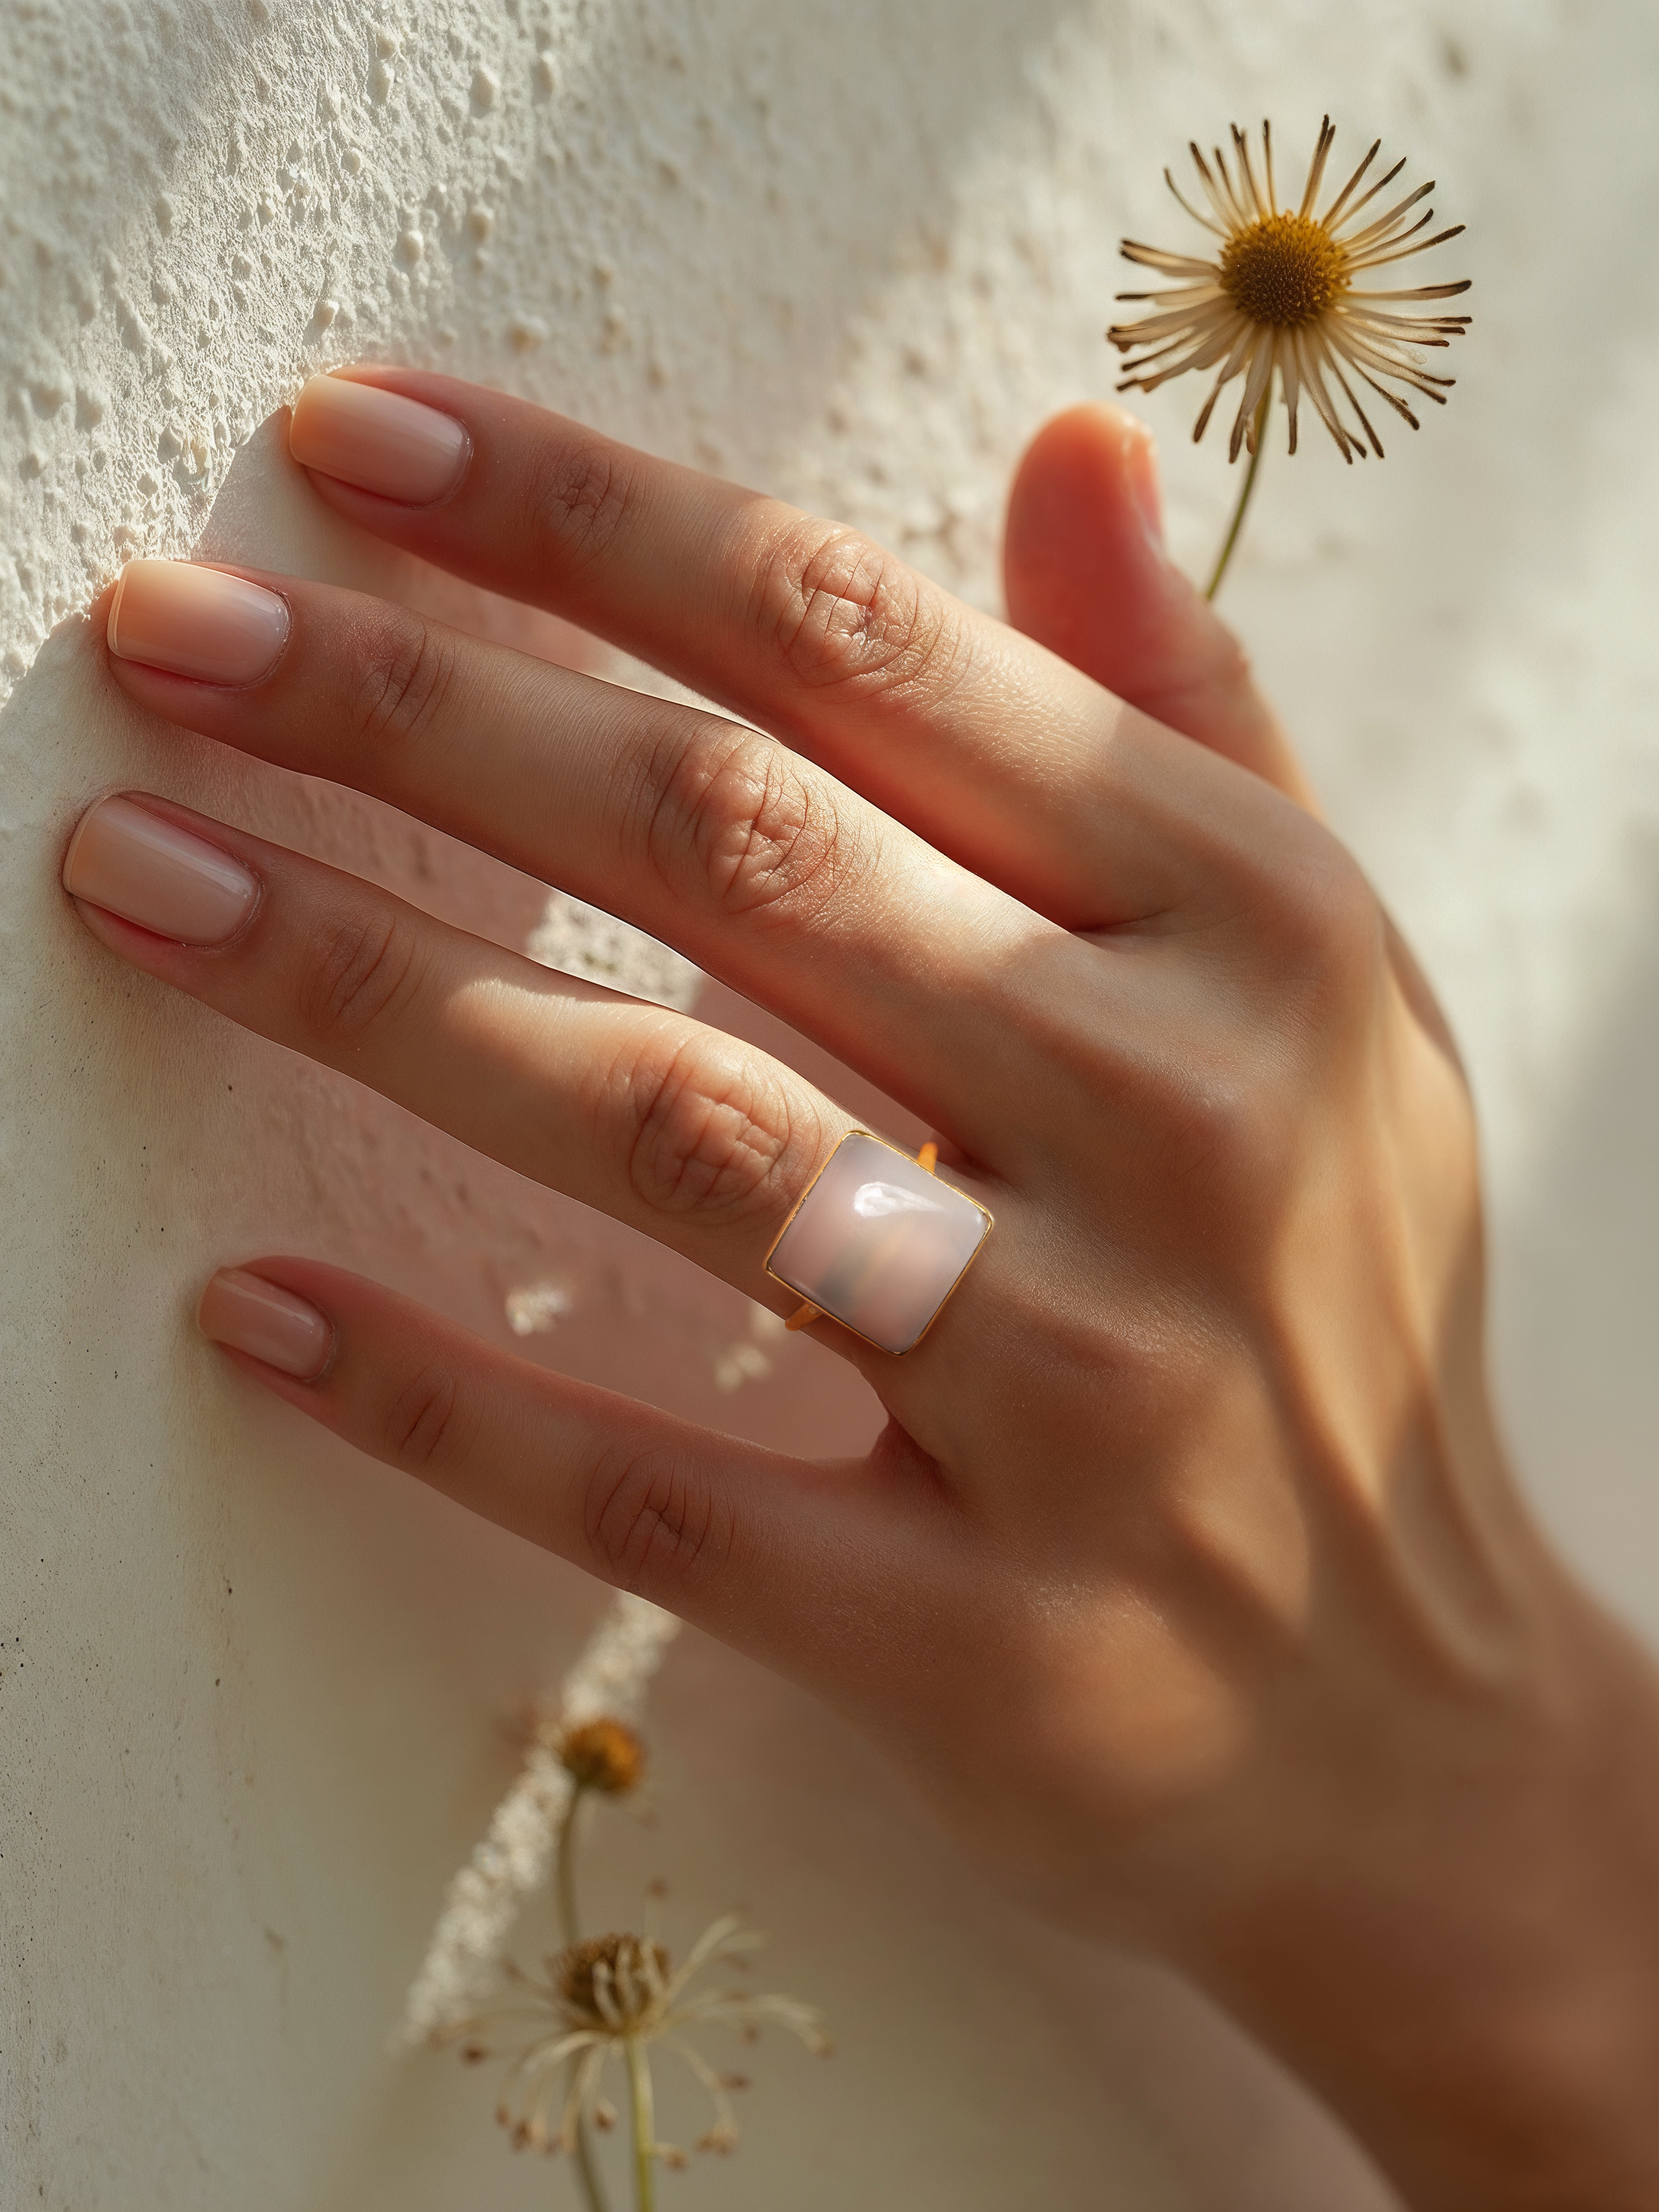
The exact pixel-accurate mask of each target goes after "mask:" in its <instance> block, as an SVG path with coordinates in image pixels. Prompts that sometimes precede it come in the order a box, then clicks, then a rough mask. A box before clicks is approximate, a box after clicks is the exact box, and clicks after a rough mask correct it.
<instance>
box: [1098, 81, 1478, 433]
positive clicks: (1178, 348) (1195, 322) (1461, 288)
mask: <svg viewBox="0 0 1659 2212" xmlns="http://www.w3.org/2000/svg"><path fill="white" fill-rule="evenodd" d="M1232 137H1233V166H1232V167H1231V169H1230V168H1229V167H1228V164H1227V160H1226V157H1225V155H1224V154H1223V153H1222V151H1221V149H1220V148H1219V147H1218V148H1217V149H1215V153H1214V157H1213V163H1212V162H1210V161H1206V160H1205V158H1204V156H1203V155H1202V154H1201V153H1200V151H1199V149H1198V147H1197V146H1196V144H1194V147H1193V149H1192V155H1193V160H1194V162H1195V163H1196V165H1197V168H1198V174H1199V178H1200V183H1201V185H1202V187H1203V194H1204V199H1205V203H1206V205H1207V207H1208V210H1209V212H1208V214H1206V213H1205V212H1204V211H1203V210H1201V209H1200V208H1196V207H1194V206H1193V205H1192V204H1191V203H1190V202H1189V201H1188V200H1187V199H1185V198H1183V197H1182V193H1181V191H1180V189H1179V187H1178V186H1177V185H1176V181H1175V179H1174V178H1173V177H1172V176H1171V175H1170V172H1169V171H1168V170H1167V169H1166V170H1165V171H1164V180H1165V182H1166V183H1167V184H1168V185H1169V187H1170V191H1172V192H1173V193H1174V194H1175V196H1176V199H1177V200H1179V201H1180V202H1181V204H1182V207H1183V208H1185V209H1186V210H1187V213H1188V215H1190V216H1192V217H1193V218H1194V221H1195V222H1200V223H1202V224H1203V226H1204V228H1206V230H1208V231H1212V232H1213V234H1215V236H1216V237H1217V238H1218V239H1219V240H1220V241H1221V243H1220V247H1219V250H1218V252H1217V254H1216V256H1215V258H1214V259H1213V260H1209V261H1201V260H1198V259H1196V258H1194V257H1192V256H1190V255H1187V254H1179V253H1166V252H1163V251H1162V250H1161V249H1160V248H1158V247H1156V246H1142V245H1139V244H1138V243H1137V242H1136V241H1135V240H1133V239H1126V240H1124V242H1123V252H1124V256H1125V258H1126V259H1127V260H1130V261H1134V262H1139V264H1142V266H1144V267H1146V268H1148V269H1155V270H1158V271H1159V273H1160V274H1161V275H1164V276H1174V277H1176V278H1179V279H1181V280H1182V281H1181V282H1180V283H1176V285H1174V286H1173V287H1172V288H1171V289H1170V290H1168V291H1164V292H1124V293H1121V294H1120V295H1119V297H1120V298H1121V299H1124V300H1138V301H1152V302H1154V303H1156V306H1157V308H1158V312H1156V313H1152V314H1149V315H1146V316H1143V317H1142V319H1140V321H1139V322H1138V323H1122V324H1118V325H1115V326H1114V327H1113V328H1112V329H1111V330H1109V331H1108V332H1107V333H1106V335H1107V337H1108V338H1109V340H1110V341H1111V343H1112V344H1114V345H1115V346H1116V347H1117V349H1118V350H1119V351H1120V352H1121V354H1122V355H1123V356H1125V359H1124V367H1125V368H1126V370H1127V372H1128V373H1127V374H1126V375H1125V377H1124V378H1123V380H1122V382H1121V384H1120V385H1119V386H1118V389H1119V391H1120V392H1124V391H1127V390H1129V389H1130V388H1131V386H1139V388H1140V390H1142V391H1143V392H1153V391H1156V389H1157V388H1158V386H1159V385H1160V384H1164V383H1167V382H1168V380H1170V377H1172V376H1182V375H1184V374H1186V372H1187V371H1188V369H1204V368H1217V367H1218V374H1217V377H1216V381H1215V386H1214V388H1213V390H1212V392H1211V393H1210V396H1209V398H1207V399H1206V401H1205V403H1204V406H1203V409H1202V411H1201V412H1200V415H1199V418H1198V422H1197V424H1196V425H1195V427H1194V431H1193V436H1194V439H1198V438H1201V437H1202V436H1203V435H1204V431H1205V428H1206V424H1207V423H1208V422H1209V419H1210V415H1211V411H1212V409H1213V408H1214V406H1215V404H1216V401H1217V399H1218V398H1219V397H1220V394H1221V390H1222V387H1223V386H1224V385H1225V384H1228V383H1230V382H1231V380H1232V379H1233V378H1234V377H1236V376H1242V377H1243V380H1244V387H1243V394H1242V396H1241V398H1240V400H1239V405H1238V413H1237V416H1235V417H1234V420H1233V429H1232V437H1231V442H1230V446H1229V451H1228V458H1229V459H1231V460H1237V458H1238V455H1239V452H1240V449H1241V447H1243V448H1248V450H1249V452H1251V453H1254V452H1255V437H1256V423H1257V420H1258V416H1259V413H1260V412H1261V411H1262V410H1265V408H1266V405H1267V402H1268V400H1269V399H1270V398H1272V396H1273V373H1274V371H1275V369H1277V371H1278V373H1279V388H1280V390H1281V392H1282V393H1283V395H1284V400H1285V411H1286V413H1287V414H1288V415H1289V416H1290V446H1291V452H1292V453H1294V452H1295V451H1296V429H1297V407H1298V404H1299V402H1300V400H1301V398H1302V396H1303V394H1304V392H1305V393H1306V395H1307V397H1308V398H1309V400H1310V402H1311V404H1312V405H1313V406H1314V408H1315V409H1316V410H1317V412H1318V415H1319V417H1320V420H1321V421H1322V422H1323V423H1324V425H1325V427H1326V428H1327V429H1328V431H1329V432H1330V434H1331V435H1332V437H1333V438H1334V440H1335V441H1336V443H1337V446H1338V447H1339V448H1340V452H1341V454H1342V458H1343V459H1344V460H1346V461H1352V459H1353V458H1354V456H1355V455H1356V454H1358V456H1359V457H1360V459H1364V454H1365V447H1366V442H1367V441H1369V442H1370V447H1371V450H1372V451H1373V452H1374V453H1376V455H1377V457H1378V458H1379V459H1381V457H1382V453H1383V443H1382V441H1381V439H1379V438H1378V436H1377V435H1376V431H1375V430H1374V429H1373V428H1372V427H1371V424H1370V419H1369V418H1368V416H1366V413H1365V410H1364V407H1363V406H1362V405H1361V404H1360V400H1359V398H1358V394H1357V392H1355V390H1354V384H1353V382H1351V381H1350V373H1352V378H1353V380H1355V381H1357V382H1359V383H1363V384H1366V385H1369V386H1370V388H1371V390H1372V391H1373V392H1376V393H1377V394H1379V395H1380V397H1381V398H1383V399H1385V400H1386V401H1387V402H1388V404H1389V406H1390V407H1392V408H1393V409H1394V410H1395V413H1396V414H1398V415H1401V416H1403V417H1404V418H1405V420H1406V421H1407V422H1409V423H1410V424H1411V426H1412V428H1413V430H1415V429H1416V428H1418V427H1419V426H1418V419H1417V416H1415V415H1414V414H1413V411H1412V409H1411V406H1410V404H1408V402H1407V400H1406V399H1404V398H1401V397H1400V395H1399V394H1398V393H1397V392H1392V391H1390V390H1389V388H1388V386H1389V384H1390V383H1392V384H1397V385H1400V386H1404V387H1405V389H1406V390H1407V392H1413V393H1417V394H1420V395H1421V396H1422V397H1423V398H1425V399H1432V400H1434V401H1435V402H1436V403H1437V404H1440V405H1443V404H1444V401H1445V392H1446V391H1447V390H1448V389H1449V387H1450V386H1451V385H1452V383H1453V382H1454V381H1455V380H1454V379H1453V378H1451V377H1449V376H1436V375H1432V374H1431V373H1430V372H1429V371H1428V370H1427V369H1426V368H1424V367H1423V365H1422V356H1421V353H1420V351H1419V349H1420V348H1423V347H1433V348H1444V347H1445V346H1447V345H1449V343H1450V342H1451V340H1452V339H1453V338H1455V337H1460V336H1461V335H1462V332H1463V331H1464V330H1465V329H1467V327H1468V321H1469V318H1468V316H1467V315H1440V314H1433V315H1426V314H1422V313H1410V314H1408V313H1401V307H1403V306H1404V305H1405V303H1407V301H1422V300H1446V299H1450V298H1452V297H1453V296H1454V295H1455V294H1457V293H1460V292H1467V291H1468V289H1469V286H1468V282H1467V281H1464V282H1462V283H1455V284H1428V285H1421V286H1419V287H1418V288H1417V289H1414V290H1410V291H1394V290H1382V291H1376V290H1370V289H1365V290H1361V289H1358V288H1357V286H1356V284H1355V281H1354V280H1355V278H1356V277H1358V276H1362V275H1363V274H1364V272H1365V271H1367V270H1373V269H1381V268H1383V267H1385V266H1387V265H1388V264H1390V263H1393V262H1395V261H1403V260H1405V259H1406V258H1407V257H1408V256H1410V255H1411V254H1413V253H1425V252H1427V251H1428V249H1429V248H1430V247H1431V246H1440V245H1443V243H1444V242H1445V240H1447V239H1449V238H1455V237H1456V236H1457V234H1458V233H1459V232H1460V231H1461V230H1462V228H1463V225H1462V223H1461V222H1460V223H1455V224H1454V225H1453V226H1452V227H1451V228H1450V229H1449V230H1442V231H1437V232H1436V233H1435V234H1434V236H1433V237H1431V238H1419V235H1418V234H1419V232H1420V231H1422V230H1423V229H1425V228H1426V227H1427V226H1428V224H1429V223H1431V222H1432V221H1433V220H1434V210H1432V209H1430V210H1427V212H1426V213H1425V214H1422V215H1419V216H1417V217H1416V218H1415V220H1412V219H1411V216H1412V210H1413V209H1414V208H1415V207H1416V206H1417V205H1418V203H1419V201H1421V200H1424V199H1426V198H1427V197H1428V195H1429V194H1430V193H1431V191H1433V190H1434V186H1433V185H1432V183H1430V184H1426V185H1419V186H1418V188H1417V190H1416V191H1413V192H1411V193H1409V194H1407V197H1405V198H1404V199H1402V200H1401V201H1399V202H1398V203H1397V204H1395V206H1393V207H1391V208H1390V209H1389V211H1388V212H1387V214H1385V215H1381V216H1372V217H1371V218H1370V220H1369V221H1367V222H1363V223H1362V222H1361V221H1360V218H1361V216H1363V215H1364V211H1365V210H1367V209H1368V208H1370V206H1371V204H1373V202H1374V201H1375V200H1376V197H1377V195H1378V194H1379V193H1380V192H1382V191H1384V190H1385V189H1386V188H1387V186H1388V185H1390V184H1391V183H1392V182H1393V181H1394V179H1395V177H1397V176H1398V175H1399V173H1400V172H1401V169H1403V168H1404V167H1405V166H1406V165H1405V162H1404V161H1403V159H1402V160H1401V161H1396V162H1395V166H1394V167H1393V168H1391V169H1390V170H1389V171H1388V172H1387V173H1386V174H1385V175H1383V176H1381V177H1378V178H1376V179H1375V180H1374V181H1373V182H1372V183H1371V184H1370V185H1368V186H1366V188H1365V189H1364V191H1361V189H1360V187H1361V185H1363V184H1364V179H1365V177H1366V176H1367V174H1368V173H1369V172H1370V167H1371V164H1372V163H1373V162H1374V161H1376V156H1377V154H1378V152H1379V151H1380V149H1381V148H1382V143H1383V142H1382V140H1381V139H1380V138H1379V139H1378V140H1377V141H1376V144H1375V145H1373V146H1372V148H1371V149H1370V152H1369V153H1368V154H1367V155H1366V156H1365V158H1364V161H1362V162H1361V163H1360V164H1359V167H1358V168H1357V169H1356V170H1355V171H1354V173H1353V174H1352V176H1351V177H1350V178H1349V179H1348V181H1347V183H1346V185H1343V187H1342V189H1341V191H1340V192H1338V193H1337V194H1336V196H1335V197H1334V198H1333V199H1332V200H1331V201H1330V203H1329V204H1328V206H1327V207H1326V208H1325V210H1324V211H1323V213H1322V214H1320V213H1316V204H1317V202H1318V198H1319V192H1320V186H1321V185H1322V183H1323V181H1324V176H1325V167H1326V163H1327V161H1328V159H1329V156H1330V151H1331V147H1332V144H1333V143H1334V140H1335V137H1336V133H1335V131H1334V130H1333V129H1332V127H1331V120H1330V118H1329V117H1328V116H1327V117H1326V118H1325V120H1324V122H1323V124H1322V125H1321V128H1320V132H1319V143H1318V145H1317V146H1316V149H1314V157H1313V161H1312V163H1311V165H1310V168H1309V171H1308V181H1307V184H1306V186H1305V187H1304V191H1303V194H1302V199H1301V203H1300V204H1299V206H1297V208H1296V209H1295V210H1291V209H1289V208H1281V207H1280V205H1279V199H1278V195H1277V191H1276V188H1275V185H1274V181H1273V134H1272V131H1271V130H1270V129H1269V127H1268V125H1267V124H1266V123H1264V124H1263V125H1262V126H1261V175H1260V176H1258V175H1257V173H1256V169H1255V164H1254V163H1253V161H1252V160H1251V156H1250V149H1249V141H1248V140H1247V138H1246V137H1245V134H1244V133H1243V131H1241V130H1240V129H1239V128H1238V127H1237V125H1234V126H1233V134H1232ZM1357 225H1358V228H1356V226H1357ZM1130 356H1133V358H1131V357H1130ZM1218 365H1219V366H1218ZM1383 379H1386V380H1387V381H1386V382H1384V381H1379V380H1383ZM1333 386H1334V387H1336V388H1335V389H1333ZM1341 399H1346V402H1347V404H1348V406H1349V407H1350V409H1351V410H1352V414H1353V416H1354V418H1355V420H1357V421H1358V424H1359V429H1358V431H1356V430H1355V429H1353V428H1352V427H1351V425H1350V424H1349V423H1348V422H1345V421H1344V419H1343V417H1342V415H1341V412H1340V400H1341ZM1362 434H1363V435H1362Z"/></svg>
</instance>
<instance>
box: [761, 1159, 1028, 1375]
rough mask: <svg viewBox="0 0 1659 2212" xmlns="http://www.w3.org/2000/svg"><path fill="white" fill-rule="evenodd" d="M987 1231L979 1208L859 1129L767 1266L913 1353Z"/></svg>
mask: <svg viewBox="0 0 1659 2212" xmlns="http://www.w3.org/2000/svg"><path fill="white" fill-rule="evenodd" d="M990 1228H991V1217H990V1215H989V1214H988V1213H987V1212H986V1210H985V1208H984V1207H983V1206H980V1205H977V1204H976V1203H975V1200H973V1199H971V1198H968V1197H966V1196H964V1194H963V1193H962V1192H961V1191H959V1190H957V1189H956V1188H954V1186H953V1185H951V1184H950V1183H948V1182H941V1181H940V1180H939V1176H933V1175H929V1174H928V1172H927V1169H926V1168H924V1167H922V1166H921V1165H920V1164H918V1163H917V1162H916V1161H915V1160H913V1159H912V1158H910V1155H909V1154H908V1152H900V1151H899V1149H898V1147H897V1146H896V1145H889V1144H884V1142H883V1141H882V1139H880V1138H879V1137H872V1136H871V1135H870V1134H869V1133H867V1132H866V1131H865V1130H863V1129H854V1131H853V1132H852V1133H850V1134H849V1135H848V1136H845V1137H843V1138H842V1140H841V1142H840V1144H838V1145H837V1146H836V1149H835V1151H834V1152H831V1153H830V1155H829V1158H828V1160H826V1161H825V1163H824V1164H823V1167H822V1168H821V1169H820V1170H819V1171H818V1174H817V1179H816V1181H815V1182H812V1183H811V1185H810V1186H809V1187H808V1189H807V1192H806V1195H805V1197H804V1198H803V1199H802V1200H801V1201H800V1204H799V1206H797V1207H796V1208H795V1211H794V1212H793V1214H792V1215H791V1216H790V1218H789V1219H788V1221H787V1223H786V1224H785V1225H784V1230H783V1234H782V1235H781V1237H779V1238H778V1241H777V1243H775V1245H774V1246H773V1247H772V1249H771V1251H770V1252H769V1254H768V1255H767V1261H766V1271H767V1273H768V1274H769V1275H772V1276H775V1278H776V1279H777V1280H778V1281H779V1282H781V1283H786V1284H787V1285H788V1287H789V1288H790V1289H791V1290H792V1291H799V1294H800V1296H801V1297H804V1298H808V1299H810V1300H811V1303H812V1304H814V1305H815V1306H817V1308H818V1309H819V1310H820V1311H822V1312H823V1313H827V1314H832V1315H833V1316H835V1318H836V1320H837V1321H838V1322H843V1323H844V1324H845V1325H846V1326H847V1328H850V1329H852V1330H853V1331H854V1333H855V1334H858V1335H860V1336H862V1337H866V1338H867V1339H868V1340H869V1341H870V1342H871V1343H872V1344H875V1345H878V1346H880V1347H881V1349H882V1350H883V1351H884V1352H908V1350H909V1349H910V1347H911V1346H912V1345H913V1344H915V1342H916V1341H917V1340H918V1339H919V1338H921V1335H922V1334H924V1332H925V1331H926V1329H927V1326H928V1324H929V1322H931V1321H932V1320H933V1316H934V1315H935V1314H936V1313H938V1311H939V1308H940V1307H941V1306H942V1305H943V1304H945V1300H946V1298H948V1297H950V1295H951V1291H953V1290H955V1288H956V1286H957V1284H958V1283H959V1282H960V1281H961V1279H962V1277H963V1272H964V1270H965V1269H966V1268H967V1267H968V1264H969V1261H971V1260H972V1259H973V1257H974V1255H975V1253H976V1252H977V1251H978V1250H979V1248H980V1246H981V1244H982V1243H984V1241H985V1239H986V1237H987V1235H988V1233H989V1231H990Z"/></svg>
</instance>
